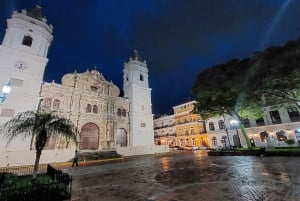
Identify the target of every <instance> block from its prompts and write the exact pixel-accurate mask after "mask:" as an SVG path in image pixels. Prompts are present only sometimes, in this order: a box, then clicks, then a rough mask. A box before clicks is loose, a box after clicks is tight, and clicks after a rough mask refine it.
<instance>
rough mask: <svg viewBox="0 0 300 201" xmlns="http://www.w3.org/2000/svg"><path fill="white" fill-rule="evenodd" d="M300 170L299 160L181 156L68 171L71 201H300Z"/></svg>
mask: <svg viewBox="0 0 300 201" xmlns="http://www.w3.org/2000/svg"><path fill="white" fill-rule="evenodd" d="M299 165H300V158H299V157H263V156H260V157H254V156H207V153H206V151H197V152H187V151H176V152H171V153H169V154H164V155H147V156H136V157H130V158H125V159H124V160H120V161H117V162H113V163H105V164H100V165H95V166H89V167H79V168H68V169H64V171H66V172H69V173H71V174H72V175H73V186H72V197H71V199H70V200H72V201H98V200H99V201H147V200H148V201H150V200H156V201H192V200H193V201H196V200H197V201H198V200H201V201H219V200H220V201H227V200H228V201H233V200H237V201H244V200H246V201H252V200H253V201H265V200H268V201H277V200H278V201H279V200H280V201H282V200H287V201H298V200H300V168H299Z"/></svg>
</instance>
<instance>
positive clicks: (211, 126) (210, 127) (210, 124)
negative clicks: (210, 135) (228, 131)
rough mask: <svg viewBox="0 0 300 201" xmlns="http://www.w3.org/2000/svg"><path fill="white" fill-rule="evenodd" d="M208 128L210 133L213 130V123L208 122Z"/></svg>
mask: <svg viewBox="0 0 300 201" xmlns="http://www.w3.org/2000/svg"><path fill="white" fill-rule="evenodd" d="M208 126H209V130H211V131H213V130H215V126H214V123H213V122H212V121H211V122H209V124H208Z"/></svg>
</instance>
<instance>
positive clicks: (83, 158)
mask: <svg viewBox="0 0 300 201" xmlns="http://www.w3.org/2000/svg"><path fill="white" fill-rule="evenodd" d="M83 167H85V156H84V157H83Z"/></svg>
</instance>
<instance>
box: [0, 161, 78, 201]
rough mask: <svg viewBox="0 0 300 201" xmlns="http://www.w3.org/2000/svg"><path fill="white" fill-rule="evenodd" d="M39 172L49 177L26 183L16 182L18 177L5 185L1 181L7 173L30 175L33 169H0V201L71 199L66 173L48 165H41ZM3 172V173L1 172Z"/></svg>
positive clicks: (70, 185) (68, 179)
mask: <svg viewBox="0 0 300 201" xmlns="http://www.w3.org/2000/svg"><path fill="white" fill-rule="evenodd" d="M39 169H40V171H39V172H43V173H47V175H48V176H49V177H47V178H46V179H43V180H40V179H39V180H38V181H36V180H34V181H29V182H27V183H20V182H18V176H17V177H16V181H11V182H9V183H8V184H6V185H2V186H1V184H3V183H2V182H3V180H4V179H5V176H6V175H11V174H9V173H13V174H17V175H21V174H22V175H28V174H32V171H33V167H32V166H31V167H30V166H29V167H28V166H19V167H18V168H17V167H9V168H8V167H7V168H6V169H5V168H1V170H0V171H2V174H1V172H0V175H1V176H3V177H4V178H2V179H1V180H2V181H1V183H0V187H1V188H0V201H7V200H10V201H33V200H39V201H53V200H65V199H68V198H70V197H71V190H72V176H70V175H68V174H67V173H64V172H62V171H61V170H57V169H55V168H53V167H52V166H50V165H46V164H43V165H41V166H40V168H39ZM3 170H4V171H3Z"/></svg>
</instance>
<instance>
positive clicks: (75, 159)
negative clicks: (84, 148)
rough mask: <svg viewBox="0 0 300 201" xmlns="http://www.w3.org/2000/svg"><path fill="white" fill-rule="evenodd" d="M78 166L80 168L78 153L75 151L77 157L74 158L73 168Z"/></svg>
mask: <svg viewBox="0 0 300 201" xmlns="http://www.w3.org/2000/svg"><path fill="white" fill-rule="evenodd" d="M75 164H76V167H78V151H77V150H75V156H74V158H73V163H72V167H73V166H74V165H75Z"/></svg>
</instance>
